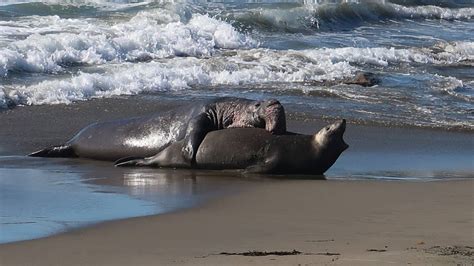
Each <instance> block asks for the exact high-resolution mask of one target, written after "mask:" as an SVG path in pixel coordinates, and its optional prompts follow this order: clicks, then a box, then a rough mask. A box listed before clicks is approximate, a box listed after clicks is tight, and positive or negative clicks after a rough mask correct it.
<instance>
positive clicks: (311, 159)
mask: <svg viewBox="0 0 474 266" xmlns="http://www.w3.org/2000/svg"><path fill="white" fill-rule="evenodd" d="M345 125H346V122H345V121H344V120H343V121H341V122H338V123H334V124H332V125H329V126H327V127H325V128H323V129H321V130H320V131H319V132H318V133H316V134H315V135H272V134H270V133H268V132H266V131H265V130H261V129H257V128H235V129H226V130H220V131H214V132H210V133H209V134H208V135H207V136H206V138H205V139H204V141H203V142H202V143H201V145H200V146H199V149H198V153H197V155H196V164H197V166H198V167H199V168H205V169H245V170H246V171H247V172H253V173H271V174H317V175H319V174H323V173H324V172H326V171H327V170H328V169H329V168H330V167H331V166H332V165H333V164H334V163H335V162H336V160H337V158H339V155H340V154H341V153H342V152H343V151H344V150H345V149H347V148H348V147H349V146H348V145H347V144H346V143H345V142H344V140H343V134H344V131H345Z"/></svg>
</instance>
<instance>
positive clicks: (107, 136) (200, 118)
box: [29, 97, 286, 167]
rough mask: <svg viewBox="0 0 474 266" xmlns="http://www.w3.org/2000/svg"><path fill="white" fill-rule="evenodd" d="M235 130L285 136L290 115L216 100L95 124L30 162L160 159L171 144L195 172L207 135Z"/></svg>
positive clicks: (273, 104)
mask: <svg viewBox="0 0 474 266" xmlns="http://www.w3.org/2000/svg"><path fill="white" fill-rule="evenodd" d="M232 127H258V128H265V129H266V130H267V131H268V132H269V134H270V133H272V134H282V133H284V132H286V119H285V111H284V108H283V106H282V105H281V104H280V102H278V101H277V100H274V99H270V100H265V101H254V100H249V99H242V98H231V97H223V98H217V99H214V100H209V101H206V102H203V103H201V104H192V105H190V106H184V107H180V108H178V110H172V111H169V112H166V113H164V114H163V113H162V114H161V115H160V114H152V115H148V116H144V117H135V118H129V119H123V120H115V121H109V122H101V123H94V124H92V125H89V126H88V127H86V128H84V129H82V130H81V131H80V132H79V133H78V134H76V135H75V136H74V137H73V138H72V139H71V140H69V141H68V142H66V143H65V144H63V145H59V146H54V147H50V148H46V149H43V150H40V151H37V152H34V153H31V154H30V155H29V156H34V157H83V158H90V159H98V160H111V161H115V160H118V159H120V158H124V157H127V158H128V157H142V158H143V157H148V156H152V155H155V154H159V153H160V151H162V150H163V149H164V148H166V147H167V146H168V145H170V144H171V143H173V142H175V141H180V140H182V142H181V143H182V145H181V148H182V149H181V151H180V153H179V154H177V155H176V157H180V162H181V164H183V165H188V166H189V167H190V166H191V165H192V164H193V163H194V159H195V155H196V151H197V149H198V147H199V144H201V142H202V140H203V139H204V137H205V136H206V134H207V133H208V132H210V131H213V130H218V129H224V128H232Z"/></svg>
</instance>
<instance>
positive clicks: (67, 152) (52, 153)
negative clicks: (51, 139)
mask: <svg viewBox="0 0 474 266" xmlns="http://www.w3.org/2000/svg"><path fill="white" fill-rule="evenodd" d="M28 156H31V157H69V158H71V157H78V156H77V154H76V153H75V152H74V149H73V148H72V146H69V145H61V146H53V147H49V148H46V149H42V150H39V151H35V152H33V153H30V154H28Z"/></svg>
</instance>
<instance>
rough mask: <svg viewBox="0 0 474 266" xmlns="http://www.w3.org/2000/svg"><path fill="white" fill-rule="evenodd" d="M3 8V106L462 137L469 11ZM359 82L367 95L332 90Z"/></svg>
mask: <svg viewBox="0 0 474 266" xmlns="http://www.w3.org/2000/svg"><path fill="white" fill-rule="evenodd" d="M332 2H334V1H332ZM336 2H337V1H336ZM9 3H10V4H9ZM9 3H6V4H4V5H3V6H0V76H1V80H0V82H1V84H0V108H3V109H7V108H14V107H15V106H17V105H38V104H58V103H73V102H75V101H81V100H87V99H90V98H96V97H113V96H116V95H133V94H141V93H148V94H150V95H153V94H156V93H161V94H167V95H169V96H173V95H175V96H176V97H179V98H187V99H190V98H191V97H193V96H195V95H199V96H200V97H213V96H216V95H219V96H222V95H232V96H242V95H243V96H245V97H249V98H265V97H276V98H278V99H280V100H281V101H282V102H283V103H284V104H285V105H286V106H287V108H288V109H290V110H296V111H298V112H302V113H304V114H309V115H310V116H311V115H315V116H318V117H321V116H324V117H330V118H336V117H338V118H340V117H344V118H346V119H350V120H352V121H360V122H365V123H369V122H370V123H378V124H382V125H410V126H418V127H432V128H440V129H462V130H469V131H471V130H472V129H473V128H474V124H473V110H474V106H473V87H474V76H473V74H472V73H473V72H472V71H471V69H472V67H473V63H474V62H473V60H474V4H473V3H472V2H471V1H458V0H446V1H437V2H436V3H438V6H436V5H428V4H429V3H431V4H432V3H433V2H432V1H431V2H430V1H393V2H390V1H383V0H370V1H368V0H367V1H364V0H360V1H350V3H339V4H328V3H327V2H325V1H315V3H320V4H312V3H301V2H300V1H295V2H290V3H287V2H286V1H285V3H282V2H279V1H258V3H254V2H252V1H236V2H233V1H232V2H226V1H222V2H221V1H218V2H212V1H211V2H208V1H202V2H200V1H194V2H189V1H187V2H174V3H167V2H160V3H157V2H143V1H138V2H136V1H134V3H128V1H99V0H97V1H72V2H71V4H64V3H61V1H49V2H48V3H22V4H11V3H13V1H11V2H9ZM361 71H362V72H372V73H374V74H375V76H376V77H377V79H378V80H379V84H378V85H376V86H373V87H369V88H364V87H360V86H357V85H341V84H340V83H341V81H342V80H343V79H347V78H351V77H354V76H355V75H356V74H357V73H358V72H361ZM328 82H329V83H328Z"/></svg>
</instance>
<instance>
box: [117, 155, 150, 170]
mask: <svg viewBox="0 0 474 266" xmlns="http://www.w3.org/2000/svg"><path fill="white" fill-rule="evenodd" d="M144 162H145V158H143V157H138V156H129V157H123V158H120V159H118V160H117V161H115V162H114V165H115V166H118V167H123V166H139V165H143V163H144Z"/></svg>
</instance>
